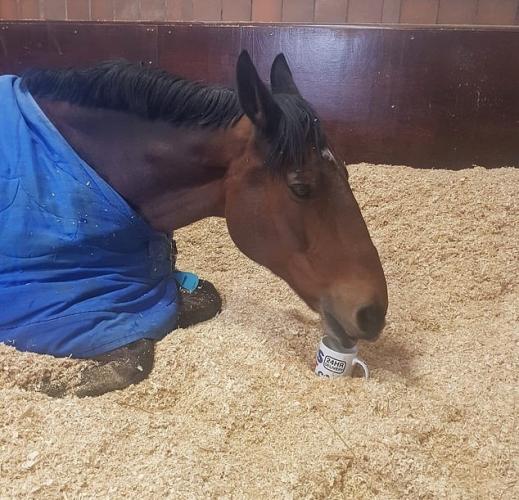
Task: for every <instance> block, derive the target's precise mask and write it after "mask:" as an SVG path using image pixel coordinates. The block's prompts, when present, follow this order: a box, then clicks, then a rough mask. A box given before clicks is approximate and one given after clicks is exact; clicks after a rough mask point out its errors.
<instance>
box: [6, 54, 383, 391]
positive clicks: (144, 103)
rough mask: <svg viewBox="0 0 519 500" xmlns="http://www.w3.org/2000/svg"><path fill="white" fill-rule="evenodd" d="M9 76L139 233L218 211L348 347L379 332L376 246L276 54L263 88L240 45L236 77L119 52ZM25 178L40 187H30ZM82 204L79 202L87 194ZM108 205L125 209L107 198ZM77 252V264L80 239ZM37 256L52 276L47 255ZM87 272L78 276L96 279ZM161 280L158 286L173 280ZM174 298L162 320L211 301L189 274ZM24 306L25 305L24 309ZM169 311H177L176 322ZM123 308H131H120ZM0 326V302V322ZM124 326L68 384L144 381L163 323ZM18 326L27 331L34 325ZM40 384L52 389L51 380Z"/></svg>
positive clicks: (208, 311) (97, 387)
mask: <svg viewBox="0 0 519 500" xmlns="http://www.w3.org/2000/svg"><path fill="white" fill-rule="evenodd" d="M17 83H18V84H19V85H20V89H21V90H20V92H24V93H25V94H26V95H27V96H28V98H30V99H33V100H34V106H37V107H38V108H39V112H40V113H41V116H40V117H39V119H41V120H43V121H45V120H47V121H48V123H47V125H48V126H49V127H52V128H53V131H54V133H55V134H57V135H59V136H60V137H61V138H63V139H64V141H65V142H66V143H67V144H68V146H69V147H71V148H72V150H73V152H74V154H77V156H78V158H79V159H80V160H81V161H82V162H84V164H85V165H87V166H88V168H90V169H91V170H92V172H93V175H92V176H90V177H89V179H92V182H94V183H105V184H106V185H107V186H108V189H111V190H113V191H114V193H115V195H116V196H119V197H120V198H121V200H122V203H126V204H127V209H128V210H129V213H132V214H133V215H132V216H131V218H132V220H135V219H139V218H140V219H142V220H141V221H140V222H142V224H144V225H147V226H149V228H150V230H151V231H152V232H153V235H154V236H153V238H155V237H156V235H157V234H159V235H163V236H164V237H165V239H167V240H168V241H171V235H172V234H174V231H175V230H177V229H180V228H182V227H185V226H187V225H189V224H191V223H193V222H195V221H199V220H201V219H204V218H206V217H223V218H225V220H226V223H227V228H228V231H229V234H230V237H231V239H232V240H233V242H234V243H235V244H236V246H237V247H238V249H239V250H240V251H241V252H243V253H244V254H245V255H246V256H247V257H249V258H250V259H252V260H253V261H255V262H257V263H258V264H260V265H262V266H265V267H266V268H268V269H269V270H270V271H271V272H273V273H274V274H275V275H277V276H279V277H280V278H282V279H283V280H284V281H285V282H286V283H287V284H288V285H289V286H290V287H291V288H292V289H293V290H294V292H295V293H296V294H297V295H298V296H299V297H300V298H301V299H302V300H303V301H304V302H305V303H306V304H307V306H308V307H309V308H310V309H311V310H313V311H315V312H317V313H319V314H320V316H321V318H322V322H323V324H324V327H325V328H326V331H327V332H328V334H329V335H331V336H332V337H334V338H335V340H336V341H338V342H340V343H341V344H343V345H345V346H351V345H353V344H355V343H356V342H357V341H358V340H368V341H374V340H375V339H377V338H378V337H379V335H380V333H381V332H382V330H383V328H384V325H385V316H386V313H387V308H388V296H387V285H386V279H385V275H384V271H383V268H382V264H381V261H380V258H379V254H378V252H377V249H376V248H375V246H374V244H373V241H372V239H371V237H370V234H369V231H368V228H367V226H366V223H365V221H364V219H363V217H362V214H361V211H360V208H359V206H358V204H357V202H356V200H355V198H354V195H353V193H352V190H351V188H350V185H349V183H348V172H347V169H346V167H345V163H344V162H343V161H341V160H340V159H338V157H337V155H336V154H335V153H334V150H333V147H332V145H331V144H330V143H329V141H328V139H327V137H326V134H325V131H324V128H323V126H322V124H321V121H320V119H319V117H318V115H317V114H316V112H315V111H314V109H313V108H312V106H311V105H310V104H309V103H308V102H307V101H306V100H305V99H304V98H303V97H302V95H301V93H300V92H299V90H298V88H297V86H296V83H295V81H294V78H293V75H292V72H291V70H290V68H289V65H288V62H287V60H286V58H285V56H284V55H283V54H279V55H278V56H277V57H276V58H275V59H274V61H273V64H272V66H271V71H270V88H269V87H268V86H267V85H266V84H265V83H263V81H262V80H261V79H260V77H259V75H258V72H257V70H256V68H255V66H254V64H253V61H252V59H251V57H250V56H249V54H248V53H247V52H246V51H243V52H242V53H241V54H240V55H239V57H238V59H237V63H236V89H232V88H227V87H220V86H214V85H206V84H203V83H201V82H193V81H189V80H187V79H184V78H181V77H178V76H174V75H172V74H170V73H168V72H166V71H164V70H161V69H151V68H147V67H143V66H142V65H139V64H134V63H130V62H127V61H108V62H101V63H98V64H96V65H94V66H91V67H88V68H83V69H77V68H69V69H33V70H29V71H27V72H25V73H24V74H23V75H22V76H21V77H19V78H17ZM32 142H33V143H34V138H33V139H32ZM1 147H2V145H1V143H0V148H1ZM3 147H4V150H5V149H6V147H7V146H5V144H4V146H3ZM63 147H65V146H63ZM45 154H47V153H45ZM53 154H55V153H48V155H50V157H52V158H54V156H52V155H53ZM1 158H2V157H1V154H0V159H1ZM53 161H56V162H58V160H56V159H55V160H53ZM4 163H5V162H4ZM60 165H61V164H60ZM60 168H63V169H65V170H66V168H67V166H66V165H65V166H63V165H61V166H60ZM58 173H59V174H60V175H61V176H63V172H58ZM95 176H97V177H95ZM2 178H4V179H7V178H8V179H9V180H12V179H13V177H9V176H2ZM89 183H90V180H87V181H86V183H85V184H87V185H88V184H89ZM22 187H23V186H22ZM13 189H14V188H13ZM36 189H37V190H39V191H41V186H39V185H36ZM19 191H20V188H18V191H17V193H18V194H19ZM51 194H53V193H51ZM112 194H113V193H111V194H110V196H112ZM13 196H14V195H13ZM13 199H14V198H13ZM49 199H50V195H49ZM49 203H50V202H49ZM40 204H41V202H40ZM94 204H95V202H90V207H91V206H92V205H94ZM54 206H56V205H54ZM82 206H85V207H87V208H88V207H89V203H88V202H87V203H86V204H84V205H82ZM1 208H2V207H1V206H0V209H1ZM45 210H48V207H47V208H45ZM105 210H106V209H105ZM118 210H120V211H121V210H122V211H124V210H126V208H125V207H121V206H120V205H119V207H118ZM2 213H3V212H1V211H0V215H1V214H2ZM116 215H117V214H116V213H115V210H113V211H112V210H110V211H108V213H107V214H106V219H103V220H106V225H107V226H106V229H104V226H103V224H104V223H103V224H101V226H102V227H100V228H98V230H99V231H101V233H103V231H104V232H105V233H106V234H102V237H103V238H104V239H103V241H105V240H106V239H109V238H110V236H111V235H110V234H109V233H111V232H112V231H114V229H113V224H112V219H111V217H113V218H116ZM117 217H118V215H117ZM118 220H119V219H118ZM1 221H2V219H1V218H0V223H1ZM140 222H139V223H140ZM132 223H133V222H132ZM110 224H111V225H110ZM129 224H130V223H129ZM78 225H79V222H78ZM98 225H99V224H98ZM108 226H110V227H108ZM83 227H86V225H85V226H83ZM75 231H76V233H77V231H78V229H75ZM115 231H117V230H115ZM121 231H122V230H121ZM31 234H32V231H31ZM146 234H148V233H146ZM113 237H116V234H115V232H114V233H113ZM76 238H77V234H76ZM157 238H159V237H157ZM159 239H160V238H159ZM60 241H61V240H60ZM124 241H129V240H124ZM161 241H162V240H161ZM125 244H128V245H130V243H125ZM0 245H1V244H0ZM81 245H82V246H81V248H83V247H84V248H87V247H88V245H87V244H86V243H85V242H82V243H81ZM161 245H162V243H161V244H159V247H160V248H161V249H163V247H162V246H161ZM55 246H56V244H55V243H53V252H55V253H54V254H53V255H54V261H55V262H59V255H60V254H59V252H60V248H57V249H56V248H55ZM58 247H59V244H58ZM201 250H203V249H201ZM161 251H162V250H161ZM128 253H130V249H129V250H128ZM56 255H58V258H56ZM79 255H80V257H78V260H80V262H78V263H77V266H79V267H81V266H82V261H81V260H82V259H83V258H85V259H86V255H87V254H86V250H85V251H83V253H81V252H80V253H79ZM163 260H164V258H163ZM165 260H166V261H167V259H165ZM173 261H174V257H173ZM101 264H103V266H101V267H103V268H104V272H105V274H106V273H109V274H110V283H112V282H113V281H114V280H115V281H118V278H117V272H119V271H117V272H116V271H115V270H112V268H111V266H114V265H116V264H114V263H113V261H111V260H107V261H106V263H104V262H102V263H101ZM171 264H172V262H171V261H170V262H169V264H168V265H171ZM173 264H174V262H173ZM57 265H58V264H56V266H57ZM96 265H97V266H98V267H99V263H98V264H96ZM48 266H50V267H49V268H48V269H46V271H48V274H49V275H50V276H51V277H52V276H53V274H52V273H53V272H58V271H57V268H56V270H54V268H53V267H52V264H48ZM84 267H85V268H86V267H88V266H87V264H86V263H85V265H84ZM173 268H174V265H173ZM60 269H61V268H60ZM117 270H119V268H117ZM60 272H61V271H60ZM89 276H90V275H89ZM92 276H94V277H93V278H92V279H90V281H88V280H86V281H84V282H83V283H84V284H85V286H86V285H88V283H94V282H96V280H99V279H101V278H100V277H99V276H97V277H96V276H95V275H92ZM51 281H52V279H51ZM120 281H122V280H120ZM161 283H162V282H161ZM0 285H1V286H4V288H5V287H7V288H8V286H7V285H5V283H4V284H3V285H2V284H0ZM1 286H0V289H1ZM125 286H126V285H125ZM127 286H130V285H127ZM121 287H122V288H124V286H122V285H121V286H120V288H121ZM166 288H167V287H166ZM166 288H164V290H166ZM50 290H52V288H51V289H50ZM169 290H170V291H167V290H166V291H163V295H165V296H166V295H167V294H168V293H175V290H174V289H169ZM171 290H172V291H171ZM92 293H94V292H92ZM197 293H198V295H197ZM4 297H5V296H4ZM4 300H5V299H4ZM190 300H191V302H190ZM170 302H171V301H170ZM178 302H179V303H180V306H179V308H177V309H175V308H173V309H171V310H170V312H169V313H168V314H170V316H171V317H170V318H168V321H169V322H166V323H164V325H167V326H168V327H169V331H171V329H172V328H174V327H179V326H186V325H189V324H194V323H196V322H198V321H202V320H206V319H209V318H210V317H213V316H214V315H215V314H216V313H217V312H218V311H219V310H220V307H221V301H220V299H219V295H218V293H217V291H216V290H215V289H214V287H213V286H212V284H211V283H209V282H205V281H203V280H202V281H201V285H200V286H199V287H198V289H197V291H196V292H195V293H193V294H191V295H190V294H182V295H181V298H180V299H179V301H178ZM193 304H194V305H193ZM207 304H212V305H209V306H207ZM168 306H171V304H168ZM30 307H31V304H27V306H26V311H30ZM54 307H57V306H55V305H54ZM114 307H115V305H114ZM197 308H198V309H199V310H200V311H201V312H200V314H197ZM163 310H165V307H162V308H161V311H163ZM183 311H184V313H185V317H186V318H187V319H186V320H185V321H183V322H182V320H180V322H179V317H180V318H182V314H183ZM161 314H162V312H161ZM141 316H142V315H141ZM124 318H125V319H124V321H126V322H132V321H134V320H135V318H134V317H133V316H132V315H131V314H130V315H126V316H124ZM95 320H96V318H95V317H94V318H93V320H92V321H94V322H95ZM104 320H105V318H104V317H103V321H104ZM170 320H171V321H170ZM136 324H137V323H136ZM4 327H5V324H4V325H2V322H1V315H0V332H2V331H4V332H5V329H4ZM117 328H123V329H125V328H126V324H125V323H124V322H123V323H122V324H118V326H117ZM117 328H114V329H115V330H117ZM165 328H166V327H164V326H163V329H165ZM58 333H59V332H58ZM62 333H63V332H62ZM137 333H138V338H137V340H135V339H133V338H132V339H129V340H131V341H127V342H126V343H124V342H123V345H117V346H116V348H113V347H114V344H110V343H107V344H106V346H107V347H106V349H108V348H110V349H109V350H108V351H107V352H101V353H100V352H96V355H95V356H94V355H85V356H79V357H86V358H91V359H95V360H97V361H98V363H97V364H96V366H94V367H92V368H90V369H89V370H87V371H85V372H84V374H83V377H82V381H81V383H80V384H79V386H78V387H77V388H76V390H75V394H77V395H78V396H95V395H100V394H103V393H105V392H108V391H111V390H115V389H122V388H125V387H127V386H129V385H131V384H134V383H138V382H140V381H142V380H144V379H145V378H146V377H147V376H148V375H149V374H150V372H151V370H152V368H153V358H154V345H155V342H156V341H157V340H158V339H159V338H161V337H162V336H164V335H165V334H166V333H168V332H162V333H161V336H158V337H157V336H155V337H154V336H150V335H148V333H149V332H146V331H140V332H137ZM30 335H32V337H31V338H32V339H33V340H34V338H35V337H34V336H35V335H37V332H33V333H31V334H30ZM69 336H70V335H69ZM3 338H4V339H5V336H4V337H3ZM0 340H2V337H0ZM4 341H5V340H4ZM123 341H124V338H123ZM27 345H28V346H29V347H27V346H26V347H25V348H24V350H31V347H30V346H31V344H30V343H28V344H27ZM15 346H16V344H15ZM92 352H94V351H92ZM51 354H52V353H51ZM72 356H74V353H72ZM74 357H77V356H74ZM53 391H54V392H53ZM47 392H48V393H49V394H51V395H59V394H58V392H59V391H57V390H56V389H50V388H48V391H47Z"/></svg>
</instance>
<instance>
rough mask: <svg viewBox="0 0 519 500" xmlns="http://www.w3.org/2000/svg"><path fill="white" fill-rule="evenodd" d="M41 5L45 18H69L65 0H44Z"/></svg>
mask: <svg viewBox="0 0 519 500" xmlns="http://www.w3.org/2000/svg"><path fill="white" fill-rule="evenodd" d="M41 6H42V7H43V9H42V16H41V17H43V18H44V19H51V20H65V19H66V18H67V8H66V1H65V0H43V2H42V4H41Z"/></svg>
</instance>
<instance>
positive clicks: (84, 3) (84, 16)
mask: <svg viewBox="0 0 519 500" xmlns="http://www.w3.org/2000/svg"><path fill="white" fill-rule="evenodd" d="M0 1H1V0H0ZM67 19H70V20H71V21H81V20H89V19H90V0H67Z"/></svg>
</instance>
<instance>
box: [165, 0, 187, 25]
mask: <svg viewBox="0 0 519 500" xmlns="http://www.w3.org/2000/svg"><path fill="white" fill-rule="evenodd" d="M166 19H167V20H168V21H193V20H194V13H193V1H192V0H166Z"/></svg>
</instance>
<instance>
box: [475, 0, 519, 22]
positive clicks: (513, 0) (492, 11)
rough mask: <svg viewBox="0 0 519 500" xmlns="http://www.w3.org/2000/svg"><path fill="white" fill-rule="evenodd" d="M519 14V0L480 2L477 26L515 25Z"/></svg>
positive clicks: (484, 0)
mask: <svg viewBox="0 0 519 500" xmlns="http://www.w3.org/2000/svg"><path fill="white" fill-rule="evenodd" d="M517 13H518V2H517V0H499V1H496V0H479V1H478V10H477V15H476V23H477V24H501V25H507V24H515V23H516V22H517V21H518V19H517Z"/></svg>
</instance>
